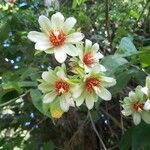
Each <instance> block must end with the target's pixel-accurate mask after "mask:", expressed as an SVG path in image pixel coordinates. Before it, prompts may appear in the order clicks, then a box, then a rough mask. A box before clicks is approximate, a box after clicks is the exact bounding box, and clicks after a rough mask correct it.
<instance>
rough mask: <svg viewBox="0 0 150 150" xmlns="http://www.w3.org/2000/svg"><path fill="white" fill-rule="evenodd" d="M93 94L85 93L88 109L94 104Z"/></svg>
mask: <svg viewBox="0 0 150 150" xmlns="http://www.w3.org/2000/svg"><path fill="white" fill-rule="evenodd" d="M94 101H95V100H94V96H93V94H89V95H86V99H85V103H86V106H87V107H88V109H92V108H93V106H94Z"/></svg>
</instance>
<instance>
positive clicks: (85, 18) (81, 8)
mask: <svg viewBox="0 0 150 150" xmlns="http://www.w3.org/2000/svg"><path fill="white" fill-rule="evenodd" d="M8 1H9V2H8ZM8 1H7V0H6V1H4V0H0V149H2V150H55V149H56V150H57V149H58V150H59V149H60V150H61V149H64V150H67V149H68V150H98V149H100V150H103V149H108V150H117V149H121V150H128V149H131V148H132V149H133V150H143V149H144V150H149V149H150V144H149V139H150V134H148V133H149V131H150V126H149V125H146V124H144V123H141V124H140V125H139V126H137V127H135V126H133V125H132V123H131V119H130V118H128V119H127V118H124V117H123V116H122V115H121V108H120V104H119V100H121V99H122V98H123V97H124V96H126V95H127V94H128V92H129V91H130V90H132V89H134V87H136V86H137V85H138V84H141V85H144V82H145V77H146V76H147V75H148V74H149V73H150V24H149V23H150V18H149V17H150V11H149V10H150V2H149V0H113V1H111V0H45V1H43V0H16V1H15V3H10V2H11V1H10V0H8ZM56 11H60V12H62V13H63V14H64V16H66V17H69V16H74V17H75V18H76V19H77V21H78V22H77V25H76V27H77V29H78V30H81V31H82V32H83V33H84V34H85V35H86V38H87V39H90V40H92V41H93V42H97V43H99V44H100V51H101V52H102V53H103V54H104V55H105V56H106V57H105V58H104V59H103V60H102V62H101V63H102V64H103V65H104V66H105V67H106V68H107V70H108V71H107V74H108V75H111V76H114V77H115V78H116V79H117V84H116V86H114V87H112V88H111V89H110V90H111V92H112V94H113V99H112V101H110V102H102V103H101V101H99V102H98V103H96V106H95V108H94V109H93V110H92V111H91V113H87V112H88V111H87V109H86V108H85V107H84V106H82V107H80V108H79V109H74V108H71V109H70V111H69V112H68V113H66V114H64V115H63V117H62V118H61V119H59V120H54V119H52V118H49V117H47V113H50V112H49V109H47V112H43V113H44V114H45V116H44V115H43V114H42V113H41V112H40V111H42V110H41V93H40V92H39V91H38V90H37V84H38V82H37V79H39V78H40V76H41V73H42V71H45V70H47V67H49V66H51V67H52V68H54V67H55V66H56V65H58V64H57V63H56V61H55V60H53V57H51V56H49V55H46V54H45V53H38V52H36V51H35V50H34V44H33V43H31V42H30V41H29V40H28V39H27V33H28V32H29V31H32V30H37V31H38V30H39V25H38V17H39V15H41V14H44V15H47V16H48V17H50V16H51V15H52V14H53V13H55V12H56ZM35 107H36V108H38V109H39V110H38V109H36V108H35ZM97 134H98V136H97Z"/></svg>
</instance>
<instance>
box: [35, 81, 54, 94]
mask: <svg viewBox="0 0 150 150" xmlns="http://www.w3.org/2000/svg"><path fill="white" fill-rule="evenodd" d="M38 89H40V90H41V91H42V92H50V91H52V89H53V88H52V87H51V85H50V84H46V83H41V84H39V85H38Z"/></svg>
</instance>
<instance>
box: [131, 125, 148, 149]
mask: <svg viewBox="0 0 150 150" xmlns="http://www.w3.org/2000/svg"><path fill="white" fill-rule="evenodd" d="M146 148H147V149H146ZM141 149H143V150H149V149H150V125H149V124H146V123H144V122H143V123H141V124H140V125H138V126H135V127H134V128H133V133H132V150H141Z"/></svg>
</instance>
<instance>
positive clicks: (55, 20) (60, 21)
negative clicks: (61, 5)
mask: <svg viewBox="0 0 150 150" xmlns="http://www.w3.org/2000/svg"><path fill="white" fill-rule="evenodd" d="M51 24H52V28H53V30H60V29H62V28H63V27H64V16H63V15H62V14H61V13H60V12H57V13H55V14H53V15H52V17H51Z"/></svg>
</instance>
